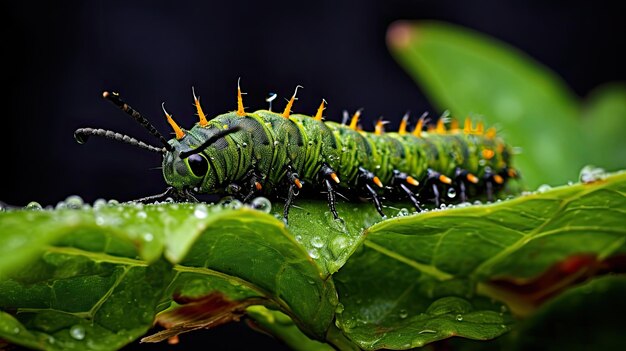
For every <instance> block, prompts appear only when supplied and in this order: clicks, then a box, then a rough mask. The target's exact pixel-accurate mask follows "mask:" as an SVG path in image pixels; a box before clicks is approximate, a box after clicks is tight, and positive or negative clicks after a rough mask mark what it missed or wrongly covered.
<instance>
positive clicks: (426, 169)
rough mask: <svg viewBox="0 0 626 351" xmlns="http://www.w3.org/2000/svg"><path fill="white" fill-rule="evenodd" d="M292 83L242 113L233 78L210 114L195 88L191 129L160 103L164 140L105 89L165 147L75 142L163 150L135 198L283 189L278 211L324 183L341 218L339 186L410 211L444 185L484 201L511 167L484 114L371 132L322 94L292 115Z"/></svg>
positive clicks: (80, 135)
mask: <svg viewBox="0 0 626 351" xmlns="http://www.w3.org/2000/svg"><path fill="white" fill-rule="evenodd" d="M298 88H299V87H297V88H296V91H295V92H294V94H293V96H292V97H291V99H290V100H289V102H288V103H287V106H286V107H285V109H284V111H283V112H282V113H276V112H272V111H271V107H270V110H259V111H255V112H246V111H245V109H244V107H243V101H242V94H241V89H240V87H239V84H237V110H235V111H232V112H229V113H225V114H222V115H219V116H216V117H214V118H211V119H209V118H207V117H206V115H205V114H204V112H203V111H202V108H201V106H200V101H199V99H198V97H197V96H196V94H195V91H193V98H194V102H195V106H196V109H197V114H198V117H199V121H198V122H197V123H196V124H195V125H194V126H193V127H192V128H191V129H189V130H183V129H182V128H180V127H179V126H178V125H177V124H176V122H175V121H174V119H173V118H172V116H171V115H170V114H169V113H168V112H167V111H166V110H165V107H163V111H164V113H165V116H166V118H167V120H168V122H169V124H170V125H171V126H172V128H173V129H174V132H175V134H176V137H175V138H174V139H172V140H167V139H165V138H164V137H163V135H161V134H160V133H159V132H158V131H157V130H156V128H154V127H153V126H152V125H151V124H150V123H149V122H148V120H146V119H145V118H144V117H143V116H141V114H139V113H138V112H137V111H135V110H134V109H133V108H132V107H130V106H129V105H128V104H126V103H125V102H124V101H123V100H122V99H121V98H120V96H119V95H118V94H116V93H108V92H105V93H104V94H103V96H104V98H106V99H108V100H109V101H111V102H112V103H113V104H115V105H116V106H118V107H119V108H121V109H122V110H123V111H125V112H126V113H128V114H129V115H131V116H132V117H133V118H134V119H135V120H136V121H138V122H139V123H140V124H141V125H143V126H144V127H145V128H146V129H147V130H148V131H149V132H150V133H151V134H153V135H154V136H155V137H157V138H158V139H159V140H160V141H161V143H162V144H163V147H161V148H159V147H156V146H152V145H148V144H146V143H143V142H141V141H138V140H136V139H134V138H131V137H128V136H126V135H122V134H119V133H115V132H112V131H108V130H103V129H91V128H81V129H78V130H76V132H75V134H74V135H75V138H76V140H77V141H78V142H79V143H84V142H85V141H86V140H87V138H88V137H89V136H91V135H97V136H104V137H108V138H111V139H115V140H118V141H122V142H125V143H127V144H131V145H135V146H137V147H140V148H143V149H146V150H150V151H154V152H159V153H162V154H163V176H164V178H165V181H166V183H167V184H168V185H169V188H168V189H167V190H166V191H165V192H164V193H163V194H159V195H155V196H150V197H146V198H143V199H139V200H137V201H142V202H150V201H156V200H159V199H163V198H165V197H166V196H171V197H174V198H176V200H184V201H197V200H196V199H195V197H194V194H220V195H225V194H229V195H233V196H236V197H238V198H240V199H242V200H243V201H244V202H247V201H249V200H250V199H251V198H252V197H253V196H255V195H257V194H266V195H267V194H282V195H285V196H286V198H287V200H286V203H285V207H284V218H285V220H287V217H288V213H289V209H290V207H291V205H292V204H293V201H294V199H295V197H296V196H297V195H298V194H299V192H300V189H301V188H303V187H310V188H312V189H315V190H318V191H316V193H318V194H319V193H320V191H321V192H326V196H327V199H328V206H329V208H330V211H331V212H332V214H333V216H334V217H335V218H338V217H339V215H338V213H337V211H336V210H335V202H336V195H337V192H338V191H339V190H342V191H348V192H350V193H352V194H355V195H358V196H361V197H367V198H370V199H371V200H372V202H373V204H374V206H375V207H376V210H377V211H378V212H379V213H380V214H381V216H384V212H383V206H382V196H385V197H386V198H387V199H389V198H391V199H400V198H404V199H408V200H409V201H411V202H412V203H413V205H414V206H415V207H416V209H417V210H421V206H422V203H421V202H422V201H423V200H424V199H432V200H434V202H435V205H436V206H439V202H440V201H441V198H442V196H441V195H440V194H441V193H442V191H443V190H445V189H447V190H448V191H454V192H455V193H456V194H458V198H459V200H460V201H461V202H463V201H466V200H467V198H468V196H469V194H475V193H482V194H486V196H487V197H488V199H489V200H491V199H492V198H493V196H494V193H495V192H497V191H498V190H499V189H500V188H502V186H503V184H504V183H505V182H506V180H507V179H508V178H510V177H515V176H516V171H515V170H514V169H513V168H512V167H511V165H510V162H511V161H510V157H511V149H510V147H509V146H508V145H506V144H505V142H504V141H503V140H502V139H501V138H499V137H497V136H496V133H495V129H493V128H490V129H488V130H486V131H485V130H484V127H483V125H482V123H478V124H477V126H475V127H474V126H473V125H472V122H471V121H470V120H469V119H468V120H466V121H465V124H464V126H463V127H460V126H459V125H458V123H457V122H456V121H455V120H452V121H451V123H450V125H449V126H448V127H446V125H445V121H444V118H441V119H439V121H438V123H437V124H436V126H432V127H430V128H428V130H427V131H424V130H423V126H424V121H425V118H424V117H425V115H423V116H422V117H421V118H420V119H419V121H418V123H417V125H416V127H415V129H414V130H413V131H412V132H408V131H407V120H408V114H407V115H405V117H404V118H403V119H402V122H401V124H400V128H399V130H398V131H397V132H388V133H387V132H384V122H383V121H382V120H381V121H379V122H378V123H377V125H376V128H375V132H373V133H370V132H365V131H362V130H361V129H360V126H359V116H360V114H361V112H360V111H357V112H356V113H355V114H354V116H353V117H352V119H351V120H350V123H347V121H345V122H344V123H336V122H330V121H323V118H322V113H323V111H324V107H325V101H322V103H321V104H320V107H319V109H318V110H317V113H316V114H315V116H306V115H301V114H292V113H291V108H292V106H293V103H294V101H295V98H296V93H297V90H298ZM271 100H273V99H271ZM271 100H268V101H270V103H271ZM270 106H271V105H270Z"/></svg>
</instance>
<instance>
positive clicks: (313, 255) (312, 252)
mask: <svg viewBox="0 0 626 351" xmlns="http://www.w3.org/2000/svg"><path fill="white" fill-rule="evenodd" d="M309 256H311V258H313V259H316V258H319V257H320V254H319V252H317V250H315V249H313V250H309Z"/></svg>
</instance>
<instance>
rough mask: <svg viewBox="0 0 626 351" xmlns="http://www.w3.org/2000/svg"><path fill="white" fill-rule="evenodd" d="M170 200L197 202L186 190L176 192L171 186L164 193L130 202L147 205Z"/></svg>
mask: <svg viewBox="0 0 626 351" xmlns="http://www.w3.org/2000/svg"><path fill="white" fill-rule="evenodd" d="M167 198H172V199H173V200H174V201H176V202H198V199H196V197H195V196H193V195H192V194H191V193H190V192H189V190H188V189H182V190H178V189H176V188H174V187H172V186H170V187H167V189H165V191H164V192H162V193H160V194H156V195H152V196H146V197H142V198H141V199H137V200H134V201H131V202H139V203H142V204H149V203H153V202H157V201H159V200H166V199H167Z"/></svg>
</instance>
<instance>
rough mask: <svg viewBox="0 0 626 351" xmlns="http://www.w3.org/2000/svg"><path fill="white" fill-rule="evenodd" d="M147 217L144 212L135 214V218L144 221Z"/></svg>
mask: <svg viewBox="0 0 626 351" xmlns="http://www.w3.org/2000/svg"><path fill="white" fill-rule="evenodd" d="M147 217H148V214H147V213H146V212H145V211H139V212H137V218H140V219H146V218H147Z"/></svg>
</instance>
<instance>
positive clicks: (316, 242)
mask: <svg viewBox="0 0 626 351" xmlns="http://www.w3.org/2000/svg"><path fill="white" fill-rule="evenodd" d="M311 245H313V247H316V248H318V249H321V248H322V247H324V240H322V238H320V237H319V236H314V237H313V239H311Z"/></svg>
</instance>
